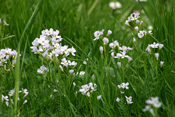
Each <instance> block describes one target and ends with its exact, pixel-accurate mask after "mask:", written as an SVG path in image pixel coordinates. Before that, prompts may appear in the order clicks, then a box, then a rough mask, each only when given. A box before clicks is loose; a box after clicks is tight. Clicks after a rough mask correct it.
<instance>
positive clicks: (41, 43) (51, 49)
mask: <svg viewBox="0 0 175 117" xmlns="http://www.w3.org/2000/svg"><path fill="white" fill-rule="evenodd" d="M41 33H42V34H41V35H40V37H39V38H36V39H35V40H34V41H33V42H32V45H33V46H32V47H30V48H31V49H32V52H34V53H35V54H39V55H42V56H43V57H44V58H48V59H50V60H52V61H54V60H56V58H57V57H59V58H61V59H60V60H61V62H60V63H61V65H59V67H60V69H61V70H62V71H64V68H63V67H68V66H73V67H75V66H76V65H77V62H75V61H72V62H71V61H70V60H67V59H66V57H68V56H69V55H72V56H75V53H76V50H75V48H74V47H71V48H69V47H68V45H62V43H61V41H62V37H61V36H60V35H59V30H56V31H54V30H53V29H52V28H51V29H49V30H48V29H46V30H43V31H42V32H41ZM44 71H47V70H45V69H44V67H43V69H42V68H40V69H39V70H38V73H40V74H41V73H43V72H44ZM70 73H72V72H70Z"/></svg>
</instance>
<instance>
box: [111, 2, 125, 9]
mask: <svg viewBox="0 0 175 117" xmlns="http://www.w3.org/2000/svg"><path fill="white" fill-rule="evenodd" d="M109 7H111V8H112V9H117V8H121V7H122V5H121V3H120V2H110V3H109Z"/></svg>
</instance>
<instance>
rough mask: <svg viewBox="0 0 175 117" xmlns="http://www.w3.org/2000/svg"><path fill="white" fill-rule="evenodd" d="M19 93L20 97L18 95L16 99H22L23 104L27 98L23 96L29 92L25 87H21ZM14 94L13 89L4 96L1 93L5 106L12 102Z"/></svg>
mask: <svg viewBox="0 0 175 117" xmlns="http://www.w3.org/2000/svg"><path fill="white" fill-rule="evenodd" d="M19 93H20V94H21V95H20V96H21V97H22V98H20V97H18V101H20V100H22V101H23V104H25V103H27V99H25V97H26V96H27V95H28V94H29V92H28V90H27V89H23V88H22V90H20V91H19ZM14 94H15V89H12V90H10V91H9V93H8V95H6V96H4V95H2V102H4V101H5V104H6V106H9V104H10V103H11V104H14V101H13V99H14V97H13V96H14Z"/></svg>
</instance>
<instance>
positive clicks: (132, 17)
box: [125, 13, 140, 25]
mask: <svg viewBox="0 0 175 117" xmlns="http://www.w3.org/2000/svg"><path fill="white" fill-rule="evenodd" d="M139 18H140V13H132V14H131V15H130V16H129V17H128V19H127V20H126V21H125V24H126V25H129V22H132V21H136V23H137V22H140V21H139V20H138V19H139Z"/></svg>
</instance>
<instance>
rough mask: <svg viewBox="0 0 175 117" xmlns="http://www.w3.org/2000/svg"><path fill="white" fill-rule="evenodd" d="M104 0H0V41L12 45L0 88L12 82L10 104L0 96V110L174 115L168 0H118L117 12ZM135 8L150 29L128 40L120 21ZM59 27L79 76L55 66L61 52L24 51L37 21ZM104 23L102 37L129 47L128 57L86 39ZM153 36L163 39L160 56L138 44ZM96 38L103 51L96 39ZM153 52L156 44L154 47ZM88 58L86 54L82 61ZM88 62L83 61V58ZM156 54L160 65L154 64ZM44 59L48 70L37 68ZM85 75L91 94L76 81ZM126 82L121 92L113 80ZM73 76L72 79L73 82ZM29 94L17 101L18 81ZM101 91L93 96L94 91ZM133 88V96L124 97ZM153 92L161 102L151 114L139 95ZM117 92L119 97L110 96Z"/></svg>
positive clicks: (174, 23)
mask: <svg viewBox="0 0 175 117" xmlns="http://www.w3.org/2000/svg"><path fill="white" fill-rule="evenodd" d="M109 2H110V1H108V0H94V1H93V0H50V1H49V0H0V18H1V19H2V20H5V21H6V22H7V23H8V24H10V25H9V26H4V25H3V27H2V25H1V27H0V49H4V48H12V49H13V50H16V51H17V52H18V53H20V54H21V56H20V54H18V57H17V63H16V65H15V68H11V70H10V71H9V72H7V71H6V70H4V68H3V67H0V95H1V96H2V95H8V92H9V91H10V90H11V89H14V88H15V94H14V98H13V99H14V104H12V103H10V104H9V106H6V104H5V102H4V101H2V100H0V116H10V117H12V116H27V117H31V116H56V117H58V116H60V117H61V116H63V117H64V116H97V117H108V116H109V117H116V116H117V117H118V116H126V117H127V116H136V117H137V116H138V117H143V116H145V117H149V116H156V117H158V116H160V117H167V116H168V117H174V116H175V61H174V60H175V29H174V27H175V20H174V19H175V9H174V8H173V7H174V5H175V2H174V0H169V1H167V0H148V1H147V2H136V1H135V0H120V2H121V4H122V8H121V9H120V11H121V13H115V11H114V10H112V9H111V8H110V7H109ZM135 10H139V11H140V12H141V14H140V19H141V20H142V21H143V22H144V23H143V24H144V25H143V28H145V29H147V27H148V26H149V25H152V26H153V34H152V35H150V36H146V37H144V38H143V39H140V40H138V41H137V42H136V43H133V35H132V34H133V32H134V30H133V29H132V28H130V27H128V26H127V25H125V21H126V19H127V17H128V16H129V15H130V14H131V13H133V12H134V11H135ZM50 28H53V29H54V30H56V29H57V30H59V31H60V34H59V35H61V36H62V38H63V40H62V44H63V45H69V47H72V46H73V47H74V48H75V49H76V51H77V52H76V56H75V57H73V56H71V57H68V59H70V60H71V61H73V60H74V61H76V62H77V63H78V64H77V66H76V67H75V69H74V72H75V73H76V72H80V71H85V74H84V75H82V76H78V75H73V74H69V72H68V70H66V69H65V70H64V72H62V71H61V69H60V68H59V65H60V59H61V58H60V57H59V58H58V59H56V60H55V61H51V60H49V59H45V58H43V57H42V56H39V55H37V54H34V53H33V52H32V51H31V48H30V47H31V46H32V42H33V41H34V39H35V38H37V37H39V36H40V35H41V31H42V30H44V29H50ZM102 29H105V33H106V32H107V30H109V29H110V30H111V31H112V34H111V35H110V36H109V37H108V38H109V42H110V43H111V42H113V41H114V40H117V41H118V42H119V43H120V44H121V45H126V46H127V47H132V48H133V50H132V51H129V52H128V53H129V55H130V56H131V57H132V58H133V60H132V61H131V62H129V63H128V61H127V60H122V59H120V60H119V61H120V62H122V65H121V68H119V67H118V66H117V62H118V60H117V59H115V58H112V57H111V53H110V50H111V49H110V48H109V45H106V46H105V45H103V42H102V41H100V40H97V41H93V39H94V32H95V31H97V30H102ZM153 42H156V43H161V44H164V47H163V48H162V49H161V50H160V53H159V54H160V55H159V61H156V59H155V57H154V53H152V55H149V54H148V52H146V51H145V49H146V47H147V45H148V44H152V43H153ZM100 46H103V48H104V51H103V54H101V53H100V50H99V47H100ZM155 52H157V51H155ZM87 58H88V61H87ZM85 60H86V62H87V64H86V65H85V64H83V61H85ZM160 60H161V61H164V65H163V66H162V67H160V65H159V64H160V63H159V62H160ZM42 65H45V66H46V67H47V68H48V69H49V72H47V73H44V74H38V73H37V69H39V68H40V66H42ZM89 82H92V83H96V84H97V90H96V91H94V92H93V93H92V95H91V96H90V97H88V96H85V95H82V94H81V93H80V92H79V89H80V88H81V86H82V85H85V84H88V83H89ZM123 82H124V83H126V82H128V83H129V89H128V90H125V93H124V95H122V94H121V92H120V91H121V90H120V89H119V88H118V85H119V84H121V83H123ZM73 83H76V85H75V86H74V85H73ZM22 88H23V89H28V92H29V94H28V95H27V96H26V97H25V98H24V99H27V100H28V102H27V103H26V104H23V101H24V99H21V100H19V101H18V97H20V96H21V93H19V91H20V90H21V89H22ZM76 92H77V93H76ZM99 95H101V96H102V97H101V99H100V100H98V99H97V96H99ZM125 95H126V96H132V101H133V103H132V104H126V101H125ZM156 96H157V97H159V101H160V102H161V103H162V105H161V107H160V108H159V109H154V110H155V114H153V115H152V114H151V113H149V112H143V108H145V105H146V102H145V101H146V100H147V99H150V98H151V97H156ZM117 97H120V102H117V101H116V98H117Z"/></svg>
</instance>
